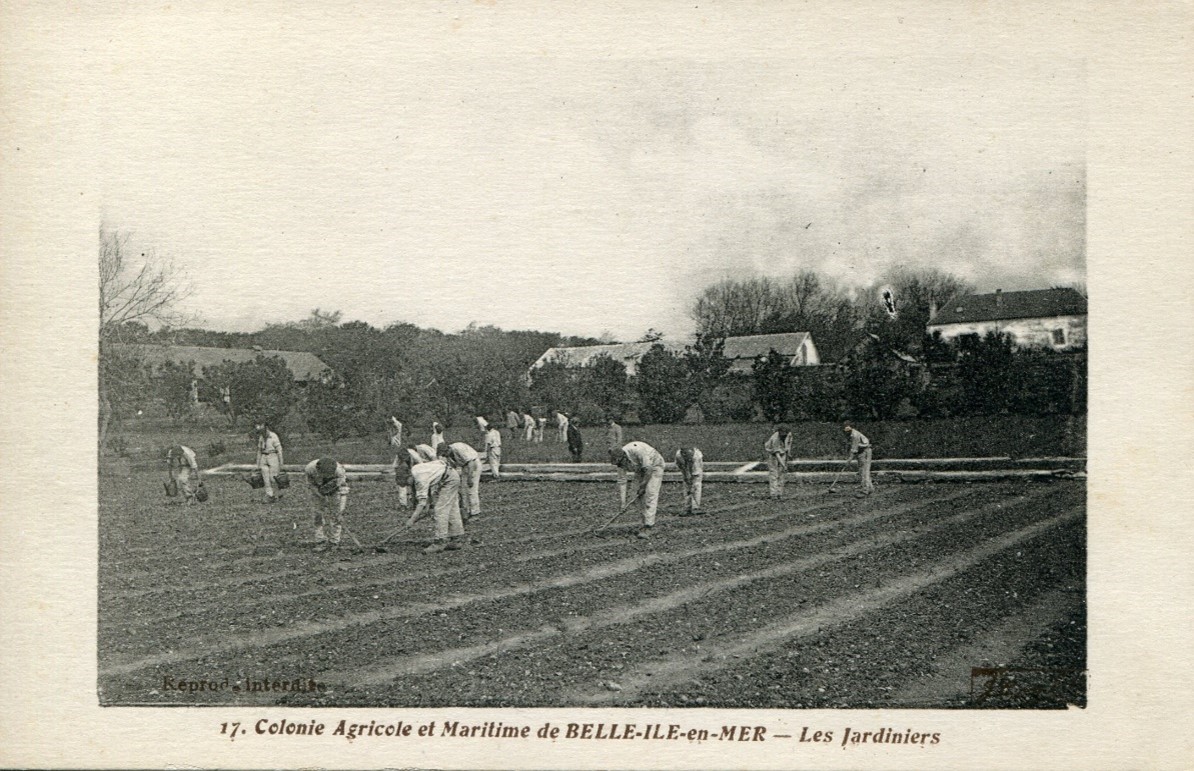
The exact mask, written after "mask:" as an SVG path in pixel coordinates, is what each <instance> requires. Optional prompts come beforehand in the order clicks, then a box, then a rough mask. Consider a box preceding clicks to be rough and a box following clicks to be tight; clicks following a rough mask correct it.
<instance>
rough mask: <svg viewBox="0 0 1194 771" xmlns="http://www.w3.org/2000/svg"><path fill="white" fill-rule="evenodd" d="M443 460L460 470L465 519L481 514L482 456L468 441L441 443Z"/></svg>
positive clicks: (440, 451)
mask: <svg viewBox="0 0 1194 771" xmlns="http://www.w3.org/2000/svg"><path fill="white" fill-rule="evenodd" d="M437 452H438V455H439V457H440V459H441V460H443V461H445V462H446V463H447V464H448V465H449V466H450V467H452V468H454V469H456V470H457V471H458V472H460V485H459V488H460V508H461V510H462V511H463V512H464V514H463V516H464V521H465V522H468V521H469V520H470V519H472V518H473V517H476V516H479V515H480V514H481V456H480V455H478V454H477V451H476V450H474V449H473V448H472V446H471V445H469V444H467V443H466V442H452V443H451V444H441V445H440V446H439V450H438V451H437Z"/></svg>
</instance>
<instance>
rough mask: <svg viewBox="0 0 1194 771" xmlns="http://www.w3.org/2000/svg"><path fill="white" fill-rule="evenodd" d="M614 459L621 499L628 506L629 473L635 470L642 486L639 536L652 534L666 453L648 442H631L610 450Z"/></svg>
mask: <svg viewBox="0 0 1194 771" xmlns="http://www.w3.org/2000/svg"><path fill="white" fill-rule="evenodd" d="M610 455H611V458H610V460H611V461H613V464H614V465H615V466H617V467H618V500H619V502H620V503H621V506H622V508H623V509H625V508H626V482H627V475H628V474H630V473H633V474H634V482H635V487H636V488H637V490H638V493H637V497H636V500H637V501H638V508H639V512H640V513H641V514H642V518H643V525H642V527H641V528H639V531H638V537H639V538H650V537H651V528H653V527H655V509H656V508H657V507H658V506H659V488H660V487H661V486H662V485H663V456H662V455H660V454H659V452H658V451H657V450H656V449H655V448H654V447H652V446H651V445H649V444H647V443H646V442H630V443H629V444H627V445H625V446H624V447H622V448H621V449H619V450H616V451H615V452H613V453H610Z"/></svg>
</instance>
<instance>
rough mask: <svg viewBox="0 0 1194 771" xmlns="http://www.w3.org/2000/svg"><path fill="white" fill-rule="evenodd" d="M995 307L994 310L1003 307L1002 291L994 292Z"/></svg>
mask: <svg viewBox="0 0 1194 771" xmlns="http://www.w3.org/2000/svg"><path fill="white" fill-rule="evenodd" d="M995 307H996V308H1002V307H1003V290H1002V289H996V290H995Z"/></svg>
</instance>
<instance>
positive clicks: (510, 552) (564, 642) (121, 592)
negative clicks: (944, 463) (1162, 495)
mask: <svg viewBox="0 0 1194 771" xmlns="http://www.w3.org/2000/svg"><path fill="white" fill-rule="evenodd" d="M209 487H211V489H212V493H213V494H212V500H211V501H209V502H208V503H207V504H204V505H201V506H195V507H184V506H171V505H167V504H166V502H165V499H163V498H162V497H161V493H160V480H159V479H158V478H157V477H156V476H151V475H143V476H136V477H134V478H133V479H131V480H119V481H117V480H112V479H107V478H102V479H101V481H100V495H99V501H100V508H99V512H100V529H99V535H100V575H99V619H100V623H99V651H100V654H99V689H100V698H101V701H102V703H105V704H287V705H354V706H364V705H377V706H449V705H452V706H632V705H645V706H702V707H719V706H727V707H728V706H734V707H818V708H820V707H867V708H869V707H885V706H887V707H980V706H985V707H1001V708H1007V707H1034V708H1044V707H1064V706H1065V705H1066V704H1067V703H1069V704H1084V702H1085V685H1084V682H1085V681H1084V677H1083V676H1082V675H1081V672H1082V670H1084V668H1085V613H1084V611H1085V601H1084V598H1085V486H1084V485H1083V484H1082V483H1080V482H1076V481H1053V482H1047V483H1042V482H1028V483H997V484H996V483H992V484H973V485H962V484H926V485H893V486H888V487H884V488H881V489H880V490H879V492H878V493H877V494H876V495H875V496H872V497H871V498H869V499H862V500H858V499H855V498H853V497H851V496H850V495H848V494H845V495H843V494H839V495H826V488H825V486H823V485H807V486H796V487H790V488H789V495H788V498H787V499H786V500H783V501H780V502H773V501H770V500H767V499H766V498H765V497H763V495H764V493H765V489H766V488H765V487H764V486H762V485H749V486H746V485H734V484H725V485H718V484H707V485H706V495H705V509H706V511H707V512H708V513H707V514H706V515H705V516H702V517H690V518H680V517H677V516H676V512H678V510H679V508H680V498H681V492H680V490H679V487H678V486H677V485H670V484H669V485H665V487H664V492H663V495H662V500H661V506H660V516H659V521H658V526H657V527H656V528H655V530H656V534H655V536H654V537H653V538H652V539H650V540H648V541H640V540H638V539H635V538H634V537H633V535H634V527H633V512H631V513H628V514H627V515H625V517H624V518H623V519H622V520H621V524H615V525H613V526H611V527H610V528H609V529H608V530H607V531H604V532H603V533H600V534H594V533H593V532H591V531H592V528H593V527H594V526H595V525H597V524H599V523H601V522H602V521H604V520H605V519H606V518H608V517H609V516H610V515H611V514H612V513H613V512H614V511H616V508H615V507H616V494H615V491H614V489H613V485H612V484H610V485H604V484H581V483H577V484H568V483H551V482H502V483H493V482H485V483H484V484H483V485H482V501H483V508H484V513H483V515H482V516H481V517H479V518H477V519H476V520H474V521H473V522H472V523H470V525H469V527H468V531H469V533H468V535H469V541H470V543H469V545H468V547H467V548H466V549H464V550H461V551H457V552H446V553H442V554H437V555H430V556H429V555H424V554H423V553H422V552H421V550H420V547H421V546H422V545H423V543H424V542H425V541H420V540H419V538H420V537H423V538H425V537H427V536H429V528H430V525H429V523H422V524H420V525H419V526H418V529H417V530H416V532H414V533H411V534H408V535H406V536H404V537H405V540H404V541H402V542H398V543H391V544H390V545H389V547H388V551H387V552H386V553H377V552H375V551H373V550H372V549H369V550H367V551H365V552H364V553H352V552H351V551H349V550H348V549H344V548H342V549H341V551H340V552H338V553H334V554H326V555H321V554H316V553H313V552H312V550H311V547H310V545H308V544H307V543H306V542H307V541H308V539H310V537H311V535H312V524H311V518H312V510H311V508H310V505H309V503H308V501H307V497H306V496H307V494H306V491H305V490H303V489H301V488H300V486H299V485H296V486H295V488H294V489H293V490H292V491H291V493H290V494H289V495H288V496H287V497H286V499H284V500H283V501H282V502H281V503H279V504H276V505H273V506H266V505H263V504H260V503H258V502H257V498H256V496H254V495H250V492H249V489H248V487H247V486H244V485H243V483H238V482H235V481H231V480H230V481H222V482H216V481H214V480H213V481H212V482H210V483H209ZM405 516H406V512H399V511H398V509H397V495H396V493H395V492H394V489H393V487H392V485H388V484H385V483H366V482H361V483H355V484H354V485H353V490H352V493H351V496H350V502H349V520H348V522H349V527H350V529H351V530H352V531H353V532H354V533H355V534H356V535H357V537H358V538H360V539H361V540H362V541H363V542H365V544H366V545H369V544H372V543H375V542H376V541H377V540H379V539H380V537H381V536H382V534H384V533H387V532H389V531H390V530H392V529H393V528H394V527H395V526H396V524H397V523H398V522H399V521H400V519H399V518H400V517H401V518H402V519H405ZM345 541H346V545H347V544H350V539H348V538H347V537H346V539H345ZM1009 666H1010V667H1015V668H1016V669H1009V670H1006V672H1010V673H1011V675H1010V676H1004V673H1005V670H1003V669H988V670H984V671H983V672H980V673H978V674H977V675H976V676H975V677H973V678H972V668H974V667H986V668H992V667H1009ZM992 684H994V686H993V685H992ZM312 686H314V687H312Z"/></svg>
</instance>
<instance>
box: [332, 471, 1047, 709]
mask: <svg viewBox="0 0 1194 771" xmlns="http://www.w3.org/2000/svg"><path fill="white" fill-rule="evenodd" d="M1040 495H1043V493H1037V494H1036V495H1035V496H1029V499H1032V498H1035V497H1039V496H1040ZM1003 506H1004V503H1003V502H996V503H990V504H988V505H987V506H984V507H981V508H976V509H971V510H969V511H964V512H961V513H960V514H955V515H953V516H949V517H943V518H941V519H939V520H937V521H936V522H934V523H933V524H932V525H929V526H925V527H920V528H915V529H909V530H901V531H898V532H895V533H888V534H885V535H880V536H877V537H873V538H866V539H863V540H860V541H855V542H853V543H850V544H847V545H845V546H842V547H839V548H836V549H834V550H833V551H831V552H828V553H824V554H819V555H815V556H812V557H805V558H802V559H798V560H793V561H790V562H786V563H783V564H779V565H775V566H772V567H770V568H767V569H764V570H758V571H754V572H751V573H745V574H741V575H737V576H733V577H731V578H726V579H721V580H718V581H708V582H704V583H699V584H695V585H693V586H690V587H688V588H685V589H682V590H679V591H675V592H671V593H669V594H665V595H663V596H660V597H653V598H650V599H648V600H645V601H643V602H639V603H635V604H631V605H617V606H614V607H611V608H606V609H604V610H601V611H599V612H597V613H594V614H592V615H589V616H581V617H572V618H568V619H565V620H564V621H563V623H562V624H560V625H559V626H553V625H549V626H545V627H543V628H541V629H539V630H536V631H532V632H523V633H519V634H514V635H510V636H507V637H505V638H502V639H499V640H495V641H492V642H489V643H485V644H482V645H474V646H468V647H464V648H454V649H450V650H444V651H439V652H437V653H433V654H418V655H413V656H397V657H392V658H390V659H388V660H385V661H381V662H378V663H376V664H374V665H371V666H369V667H367V668H363V669H357V670H351V671H346V672H333V673H325V674H323V675H321V677H322V678H323V679H324V680H327V681H329V682H339V683H344V684H347V685H351V686H367V685H374V684H378V683H384V682H388V681H390V680H393V679H395V678H397V677H401V676H404V675H414V674H424V673H427V672H430V671H434V670H436V669H440V668H443V667H446V666H454V665H458V664H462V663H465V662H468V661H471V660H474V659H478V658H482V657H484V656H489V655H492V654H494V653H501V652H505V651H510V650H514V649H517V648H522V647H527V646H529V645H537V644H540V643H543V642H546V641H547V640H549V639H551V638H553V637H557V636H560V635H567V634H578V633H581V632H587V631H591V630H595V629H602V628H605V627H610V626H616V625H619V624H625V623H629V622H631V621H634V620H636V619H638V618H641V617H643V616H650V615H654V614H658V613H665V612H667V611H669V610H672V609H674V608H677V607H679V606H681V605H685V604H687V603H691V602H694V601H696V600H700V599H704V598H705V597H708V596H709V595H711V594H714V593H716V592H724V591H730V590H733V589H736V588H739V587H742V586H745V585H746V584H749V583H752V582H756V581H763V580H766V579H771V578H778V577H780V576H785V575H790V574H793V573H798V572H802V571H806V570H813V569H816V568H820V567H824V566H826V565H830V564H833V563H835V562H840V561H842V560H845V559H849V558H851V557H854V556H857V555H860V554H864V553H866V552H870V551H874V550H876V549H879V548H882V547H884V546H889V545H892V544H896V543H900V542H903V541H909V540H912V539H914V538H917V537H918V536H920V535H922V534H924V533H926V532H930V531H933V530H938V529H942V528H946V527H950V526H953V525H958V524H961V523H963V522H966V521H968V520H971V519H974V518H976V517H981V516H983V515H984V514H986V513H987V512H988V511H991V510H994V509H996V508H1003Z"/></svg>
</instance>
